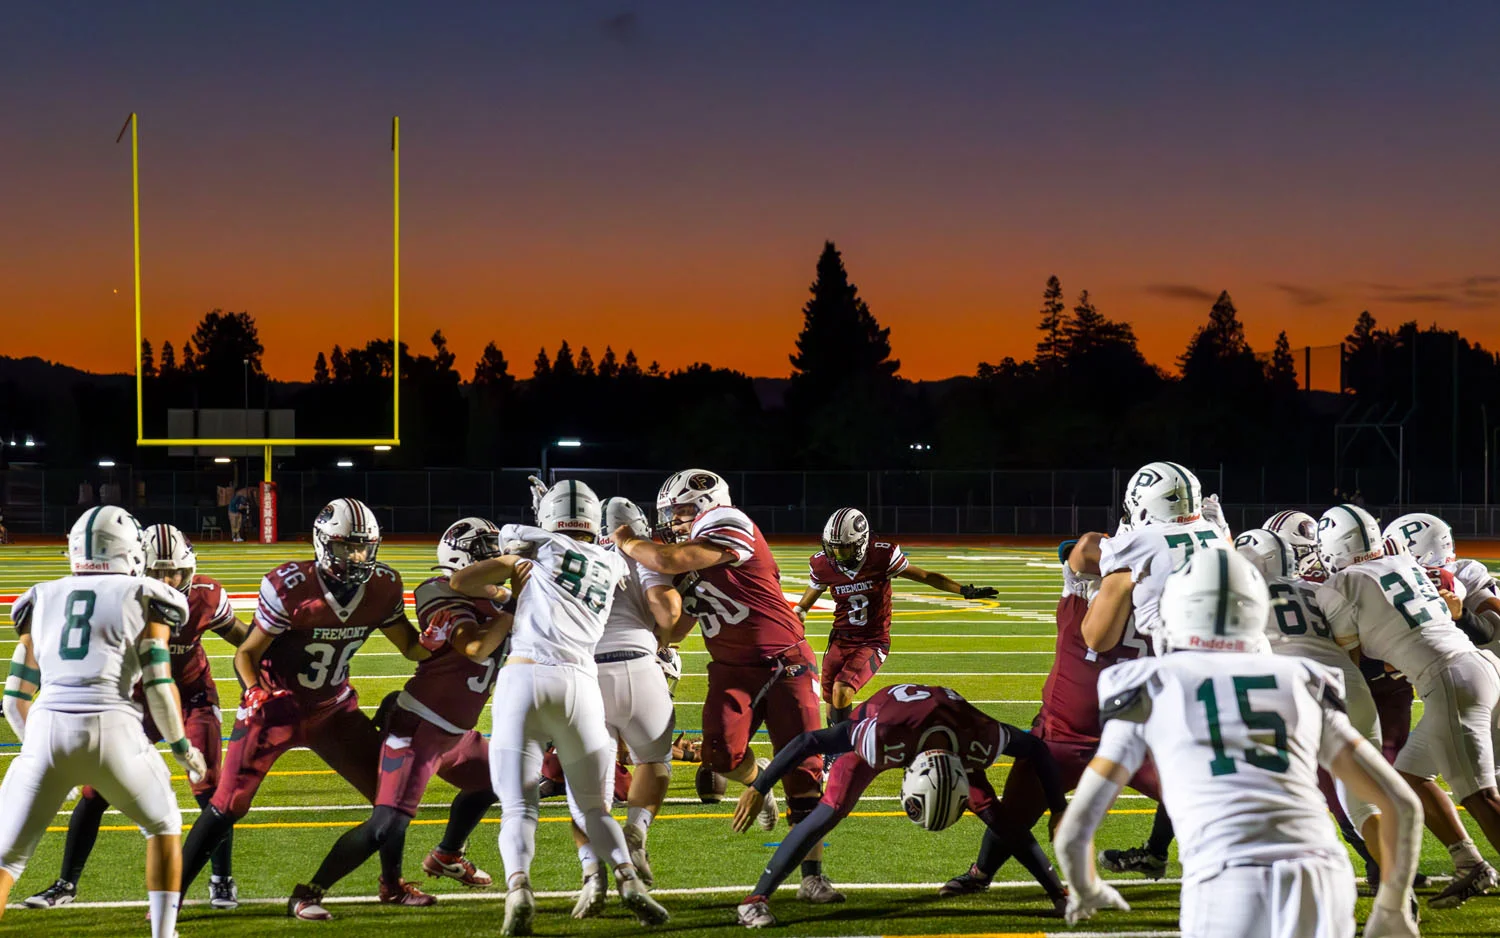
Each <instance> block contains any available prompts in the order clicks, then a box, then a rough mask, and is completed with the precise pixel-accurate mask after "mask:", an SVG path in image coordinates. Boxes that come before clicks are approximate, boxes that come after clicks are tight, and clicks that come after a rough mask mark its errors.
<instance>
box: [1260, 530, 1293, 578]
mask: <svg viewBox="0 0 1500 938" xmlns="http://www.w3.org/2000/svg"><path fill="white" fill-rule="evenodd" d="M1266 533H1267V534H1269V535H1271V536H1272V537H1273V538H1275V539H1276V553H1277V555H1278V556H1279V557H1281V575H1282V576H1291V575H1292V573H1293V572H1294V571H1295V570H1296V569H1297V555H1296V553H1295V552H1294V551H1293V550H1292V545H1290V544H1288V543H1287V542H1286V538H1284V537H1282V536H1281V535H1280V534H1277V533H1276V532H1275V531H1269V530H1268V531H1266Z"/></svg>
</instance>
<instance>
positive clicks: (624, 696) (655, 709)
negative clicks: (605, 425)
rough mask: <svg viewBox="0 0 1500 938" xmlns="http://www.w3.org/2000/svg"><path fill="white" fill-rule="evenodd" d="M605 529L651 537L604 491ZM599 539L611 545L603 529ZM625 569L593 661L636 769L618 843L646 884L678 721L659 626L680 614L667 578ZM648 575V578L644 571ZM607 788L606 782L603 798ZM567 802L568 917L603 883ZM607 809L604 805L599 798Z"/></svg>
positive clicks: (594, 897)
mask: <svg viewBox="0 0 1500 938" xmlns="http://www.w3.org/2000/svg"><path fill="white" fill-rule="evenodd" d="M603 517H604V531H605V532H610V531H614V530H615V529H616V528H619V527H621V526H622V525H623V526H627V527H629V528H630V529H631V530H632V531H633V532H634V533H635V535H636V536H637V537H646V538H649V537H650V536H651V526H650V525H649V524H648V523H647V521H646V515H645V513H644V512H642V511H641V509H640V507H639V506H637V505H636V504H635V503H634V502H632V501H630V500H629V499H627V498H611V499H608V500H606V501H605V503H604V506H603ZM599 542H600V543H601V544H602V545H603V546H604V547H606V548H608V549H610V550H613V549H614V544H613V540H612V539H611V538H610V537H609V536H608V534H607V533H604V534H601V536H600V538H599ZM622 559H624V561H625V567H626V571H627V572H626V574H625V576H624V578H623V579H621V581H620V591H619V593H618V594H617V595H616V596H615V601H614V604H613V605H612V606H610V609H609V618H608V619H606V620H605V622H604V637H603V638H601V639H600V640H599V644H598V645H597V646H596V647H595V648H594V663H595V664H597V665H598V666H599V690H600V692H601V694H602V695H603V697H604V722H605V725H606V726H607V727H608V728H609V733H610V735H611V736H612V737H614V738H616V739H618V740H620V741H622V742H624V744H625V746H626V747H627V748H628V749H629V751H630V759H631V762H632V763H634V765H635V771H634V773H633V774H632V778H631V781H630V796H629V799H628V800H629V807H628V809H627V814H626V820H625V844H626V846H628V847H629V848H630V860H631V862H632V863H634V864H635V868H636V872H637V873H639V874H640V877H641V879H642V880H643V881H645V883H646V885H647V886H650V885H652V883H653V881H654V877H653V874H652V872H651V858H650V855H649V854H648V853H647V851H646V838H647V835H648V832H649V830H650V827H651V822H652V820H654V819H655V817H656V813H657V812H658V811H660V810H661V805H662V802H663V801H665V800H666V797H667V789H668V787H669V786H670V785H671V782H672V732H673V730H674V728H675V727H676V725H677V718H676V713H675V711H674V710H673V708H672V690H671V688H670V687H669V686H668V685H667V677H666V674H665V673H664V671H663V666H662V659H661V658H659V657H657V649H658V648H659V646H660V642H659V641H658V639H657V631H658V629H659V628H660V629H662V630H665V629H669V628H670V627H671V626H672V625H674V624H675V623H676V621H677V617H678V616H679V615H681V614H682V595H681V594H680V593H678V592H677V590H676V589H674V588H673V587H672V583H671V580H670V578H663V577H660V576H658V575H656V574H651V573H650V571H647V570H644V569H642V568H641V566H640V565H639V564H637V563H636V562H635V561H634V560H631V559H630V558H629V557H623V555H622ZM648 575H649V576H651V577H654V578H655V579H653V580H651V581H650V582H651V584H653V585H648V584H647V580H646V576H648ZM610 794H611V791H610V789H609V788H608V787H606V789H605V795H606V798H608V796H609V795H610ZM568 806H569V808H570V809H571V810H572V812H573V819H574V825H573V837H574V840H575V841H576V842H577V843H578V858H579V861H580V862H581V863H582V864H583V888H582V890H580V892H579V895H578V902H577V904H576V905H574V907H573V917H574V918H589V917H592V916H595V915H598V914H599V913H600V912H601V911H603V909H604V900H605V897H606V895H607V894H608V886H607V884H606V882H605V878H604V870H603V869H602V868H601V867H600V865H599V860H598V857H597V856H596V855H595V854H594V851H593V847H592V845H591V844H590V843H589V841H588V838H587V836H586V835H585V834H584V833H583V831H582V830H581V827H580V824H579V821H580V820H581V817H580V815H579V813H578V810H577V806H576V804H575V803H574V799H573V796H572V792H571V789H570V790H569V793H568ZM605 807H606V810H608V808H609V805H608V804H606V806H605Z"/></svg>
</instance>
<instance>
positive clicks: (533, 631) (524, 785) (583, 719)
mask: <svg viewBox="0 0 1500 938" xmlns="http://www.w3.org/2000/svg"><path fill="white" fill-rule="evenodd" d="M537 521H538V524H539V527H531V526H529V525H518V524H508V525H506V526H505V527H503V528H501V529H500V542H501V543H502V544H507V545H510V544H523V543H524V544H526V545H529V548H530V550H529V552H530V553H532V554H533V556H532V557H531V558H529V559H528V558H523V557H520V556H516V555H515V554H506V555H505V556H502V557H495V558H491V559H488V560H481V561H479V562H478V563H474V564H470V565H469V566H467V567H465V568H463V569H462V570H459V571H457V572H455V573H454V574H453V576H452V578H451V579H450V580H449V584H450V585H451V586H452V587H453V588H454V589H455V590H458V591H459V592H460V593H464V594H465V595H469V596H480V597H486V598H490V597H493V596H495V595H496V594H497V592H498V589H499V584H501V583H503V582H505V581H507V580H508V581H510V582H511V583H512V584H513V586H514V589H515V593H516V612H515V619H514V623H513V624H512V626H511V633H510V656H509V657H508V658H507V659H506V661H505V666H504V667H503V668H501V669H500V678H499V680H498V681H497V682H496V684H495V698H494V704H493V708H492V715H493V720H494V726H493V729H492V733H491V736H490V777H491V779H492V781H493V783H494V786H495V793H496V794H498V795H499V796H500V803H501V821H500V855H501V858H502V859H503V860H504V862H505V875H506V884H507V886H508V887H509V892H508V894H507V895H506V898H505V922H504V925H503V926H502V929H501V930H502V934H505V935H529V934H531V930H532V918H533V917H534V915H535V912H536V899H535V897H534V896H533V894H532V890H531V861H532V859H533V858H534V857H535V855H536V826H537V816H538V804H539V802H540V797H539V791H538V788H539V785H540V780H541V767H542V746H543V744H544V743H545V742H547V741H548V740H551V741H552V744H553V745H554V746H555V747H556V749H557V754H558V757H559V758H560V759H561V761H562V767H563V774H564V776H565V777H566V779H567V781H568V787H569V789H570V790H571V791H572V793H573V800H574V804H576V806H577V808H578V811H579V813H580V814H581V815H582V820H583V821H584V824H583V827H584V829H585V831H587V833H588V835H589V840H590V842H592V843H593V844H594V845H595V846H596V848H597V849H599V850H600V852H602V853H603V854H604V855H605V858H606V859H607V860H608V862H609V864H610V866H611V867H613V868H614V871H615V882H616V883H617V884H618V886H619V890H620V899H621V901H622V902H623V903H624V905H625V907H626V908H628V909H630V910H631V911H632V912H634V913H635V914H636V916H637V917H639V918H640V920H641V921H642V923H644V924H650V925H660V924H663V923H665V922H666V921H667V919H668V915H667V911H666V910H665V909H663V908H662V907H661V906H660V905H659V904H657V902H656V900H654V899H652V898H651V896H650V893H648V892H647V891H646V887H645V884H644V883H643V882H642V881H641V878H640V876H639V874H638V873H637V872H636V868H635V865H634V864H633V863H632V862H631V859H630V850H629V847H628V846H627V845H626V843H625V835H624V833H623V832H622V831H621V830H620V825H619V824H618V823H617V822H616V821H615V819H614V818H612V817H610V815H609V810H608V807H609V801H608V796H607V794H606V792H607V791H608V790H609V783H608V780H609V779H610V778H611V776H612V774H613V768H614V762H615V743H614V740H612V739H610V736H609V730H608V728H607V727H606V726H605V723H604V700H603V697H602V696H601V694H600V691H599V676H598V668H597V667H596V665H595V664H594V650H595V647H596V646H597V645H598V644H599V639H600V638H602V637H603V635H604V623H605V621H606V620H607V619H608V618H609V612H610V607H611V606H612V605H613V604H614V601H615V593H616V591H617V588H618V587H619V584H620V580H621V579H622V578H623V577H624V576H625V575H626V573H627V572H628V569H627V567H626V566H625V561H624V560H623V559H622V558H621V557H620V555H619V554H617V553H615V552H614V551H610V550H605V549H604V548H603V547H601V546H600V545H599V544H598V543H596V541H597V539H598V537H599V526H600V523H601V518H600V514H599V498H598V496H596V495H595V494H594V493H593V491H592V490H590V489H589V487H588V486H586V485H584V484H583V483H581V482H575V481H572V480H564V481H562V482H559V483H557V484H556V485H554V486H553V487H552V488H551V489H549V490H548V491H547V494H546V495H544V496H543V497H542V499H541V502H540V504H539V505H538V509H537Z"/></svg>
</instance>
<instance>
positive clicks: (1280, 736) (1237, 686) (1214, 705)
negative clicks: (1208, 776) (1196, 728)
mask: <svg viewBox="0 0 1500 938" xmlns="http://www.w3.org/2000/svg"><path fill="white" fill-rule="evenodd" d="M1275 689H1276V677H1275V675H1271V674H1261V675H1256V676H1254V677H1236V678H1235V679H1234V696H1235V699H1236V701H1237V702H1238V703H1239V708H1240V719H1241V720H1242V721H1244V724H1245V727H1246V728H1247V729H1251V730H1269V731H1271V733H1272V734H1273V736H1274V737H1275V746H1276V751H1275V752H1274V753H1271V752H1266V751H1264V750H1262V749H1261V748H1260V747H1259V746H1252V747H1251V748H1249V749H1246V750H1245V761H1246V762H1248V763H1250V764H1251V765H1253V766H1255V767H1256V768H1258V769H1264V770H1266V771H1267V772H1277V773H1280V772H1285V771H1286V770H1287V769H1288V768H1290V767H1291V764H1292V763H1291V760H1290V759H1288V758H1287V748H1286V720H1285V719H1283V718H1282V716H1281V714H1279V713H1274V712H1267V711H1262V710H1256V709H1254V708H1253V707H1251V706H1250V692H1251V691H1252V690H1275ZM1196 696H1197V698H1198V701H1199V702H1200V703H1202V704H1203V710H1204V713H1205V715H1206V716H1207V717H1208V739H1209V744H1210V745H1212V746H1213V750H1214V757H1213V758H1212V759H1211V760H1209V763H1208V768H1209V771H1210V772H1212V773H1213V774H1214V775H1215V776H1219V775H1233V774H1235V772H1237V771H1238V770H1237V769H1236V768H1235V765H1234V759H1233V757H1231V756H1230V755H1229V754H1228V753H1227V752H1225V751H1224V734H1223V731H1222V730H1221V729H1220V727H1219V700H1218V696H1217V695H1216V694H1215V692H1214V682H1213V678H1204V679H1203V683H1201V684H1199V685H1198V693H1197V695H1196Z"/></svg>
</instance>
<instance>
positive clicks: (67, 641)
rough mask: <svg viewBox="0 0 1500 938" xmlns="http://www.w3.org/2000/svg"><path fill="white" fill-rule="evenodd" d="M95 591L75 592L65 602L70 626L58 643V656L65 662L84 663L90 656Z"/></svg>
mask: <svg viewBox="0 0 1500 938" xmlns="http://www.w3.org/2000/svg"><path fill="white" fill-rule="evenodd" d="M96 599H97V597H96V596H95V594H94V591H93V590H74V591H73V592H71V593H69V594H68V598H67V599H66V600H64V601H63V608H64V609H65V610H67V617H68V624H67V626H66V627H64V628H63V631H62V638H61V639H60V640H59V641H58V643H57V656H58V657H59V658H61V659H62V660H64V661H82V660H83V659H84V658H87V657H88V656H89V635H90V634H91V633H92V632H93V631H94V627H93V625H91V624H90V623H89V620H90V619H92V618H93V617H94V602H95V600H96Z"/></svg>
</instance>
